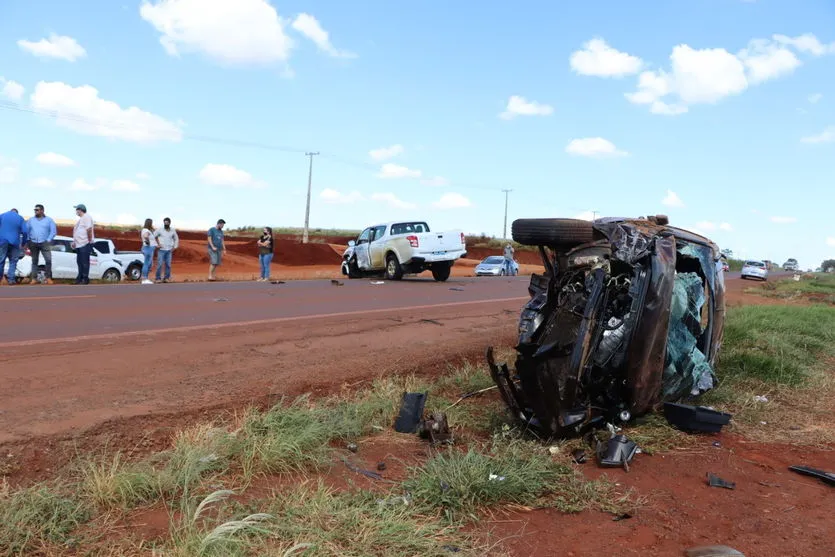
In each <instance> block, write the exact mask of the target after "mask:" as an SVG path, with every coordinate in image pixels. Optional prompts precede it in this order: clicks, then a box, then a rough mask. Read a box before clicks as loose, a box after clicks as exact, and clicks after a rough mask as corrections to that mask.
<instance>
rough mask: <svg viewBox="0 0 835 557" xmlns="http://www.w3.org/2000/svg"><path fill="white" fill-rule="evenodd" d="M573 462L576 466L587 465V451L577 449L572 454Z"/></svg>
mask: <svg viewBox="0 0 835 557" xmlns="http://www.w3.org/2000/svg"><path fill="white" fill-rule="evenodd" d="M571 460H573V461H574V462H575V463H576V464H585V463H586V451H584V450H583V449H575V450H574V451H572V452H571Z"/></svg>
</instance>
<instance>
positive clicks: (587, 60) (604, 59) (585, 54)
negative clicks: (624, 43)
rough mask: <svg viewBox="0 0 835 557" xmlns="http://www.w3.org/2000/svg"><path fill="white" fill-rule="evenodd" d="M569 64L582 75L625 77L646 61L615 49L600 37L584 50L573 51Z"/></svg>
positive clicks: (634, 72) (638, 68)
mask: <svg viewBox="0 0 835 557" xmlns="http://www.w3.org/2000/svg"><path fill="white" fill-rule="evenodd" d="M569 64H570V65H571V69H572V70H574V71H575V72H577V73H578V74H580V75H594V76H597V77H624V76H627V75H633V74H636V73H638V72H639V71H641V68H643V67H644V61H643V60H641V59H640V58H638V57H637V56H632V55H631V54H627V53H625V52H620V51H618V50H615V49H614V48H612V47H611V46H609V45H608V44H606V41H604V40H603V39H600V38H594V39H592V40H590V41H588V42H587V43H585V44H583V49H582V50H578V51H576V52H574V53H572V54H571V57H570V58H569Z"/></svg>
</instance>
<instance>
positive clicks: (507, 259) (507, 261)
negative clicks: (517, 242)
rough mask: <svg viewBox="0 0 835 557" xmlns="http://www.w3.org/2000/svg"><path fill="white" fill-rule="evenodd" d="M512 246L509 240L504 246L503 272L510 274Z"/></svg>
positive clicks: (511, 272)
mask: <svg viewBox="0 0 835 557" xmlns="http://www.w3.org/2000/svg"><path fill="white" fill-rule="evenodd" d="M513 254H514V250H513V246H511V245H510V242H508V244H507V245H506V246H505V247H504V274H505V275H507V276H510V275H512V274H513Z"/></svg>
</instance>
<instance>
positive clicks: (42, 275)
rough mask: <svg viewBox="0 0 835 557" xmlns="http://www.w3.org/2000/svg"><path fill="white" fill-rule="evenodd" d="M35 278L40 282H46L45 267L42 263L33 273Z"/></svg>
mask: <svg viewBox="0 0 835 557" xmlns="http://www.w3.org/2000/svg"><path fill="white" fill-rule="evenodd" d="M35 280H36V281H38V282H39V283H41V284H43V283H45V282H46V267H45V266H44V265H40V266H39V267H38V272H37V273H36V274H35Z"/></svg>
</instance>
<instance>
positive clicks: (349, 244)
mask: <svg viewBox="0 0 835 557" xmlns="http://www.w3.org/2000/svg"><path fill="white" fill-rule="evenodd" d="M355 245H357V243H356V242H355V241H353V240H348V247H349V248H352V247H354V246H355Z"/></svg>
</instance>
